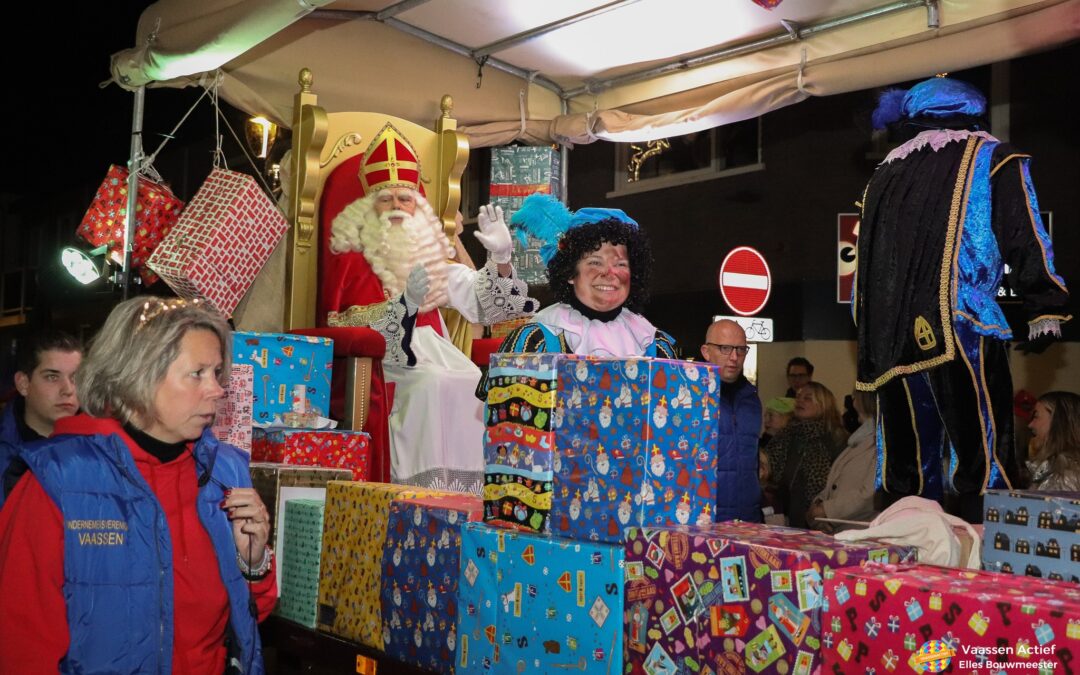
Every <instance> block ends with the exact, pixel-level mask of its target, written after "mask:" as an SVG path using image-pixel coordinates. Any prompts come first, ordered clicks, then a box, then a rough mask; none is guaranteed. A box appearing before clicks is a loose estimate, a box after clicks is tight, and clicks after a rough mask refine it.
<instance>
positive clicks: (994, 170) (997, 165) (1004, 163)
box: [990, 152, 1031, 178]
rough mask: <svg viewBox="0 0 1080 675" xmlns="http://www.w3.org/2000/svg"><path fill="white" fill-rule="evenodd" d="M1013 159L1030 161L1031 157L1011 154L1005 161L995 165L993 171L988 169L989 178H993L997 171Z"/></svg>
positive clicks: (1016, 153)
mask: <svg viewBox="0 0 1080 675" xmlns="http://www.w3.org/2000/svg"><path fill="white" fill-rule="evenodd" d="M1014 159H1031V155H1025V154H1022V153H1019V152H1014V153H1013V154H1011V155H1009V156H1007V157H1006V158H1005V159H1003V160H1001V161H1000V162H998V163H997V164H995V165H994V168H993V169H990V177H991V178H993V177H994V174H995V173H997V172H998V169H1000V168H1001V167H1003V166H1005V165H1006V164H1007V163H1009V162H1011V161H1012V160H1014Z"/></svg>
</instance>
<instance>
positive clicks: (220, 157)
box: [210, 85, 231, 170]
mask: <svg viewBox="0 0 1080 675" xmlns="http://www.w3.org/2000/svg"><path fill="white" fill-rule="evenodd" d="M210 100H211V102H213V104H214V139H215V141H216V142H217V145H216V146H215V147H214V168H215V169H220V168H221V167H222V166H224V167H225V169H226V170H228V168H229V163H228V162H227V161H226V160H225V153H224V152H223V151H222V150H221V141H222V138H221V126H220V125H219V124H218V121H219V120H222V119H224V116H223V115H222V114H221V107H220V106H219V104H218V87H217V86H216V85H215V86H214V87H213V88H212V89H211V90H210ZM225 124H226V126H227V125H228V124H229V122H228V120H226V121H225ZM230 131H231V129H230Z"/></svg>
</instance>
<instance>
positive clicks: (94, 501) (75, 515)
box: [0, 296, 277, 675]
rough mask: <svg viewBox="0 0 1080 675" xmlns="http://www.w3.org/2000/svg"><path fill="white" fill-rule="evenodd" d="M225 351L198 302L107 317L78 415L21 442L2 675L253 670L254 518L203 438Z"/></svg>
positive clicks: (260, 565) (8, 520)
mask: <svg viewBox="0 0 1080 675" xmlns="http://www.w3.org/2000/svg"><path fill="white" fill-rule="evenodd" d="M230 353H231V348H230V333H229V327H228V325H227V324H226V323H225V320H224V319H223V318H222V317H221V315H220V314H218V313H217V312H215V311H214V310H213V309H211V308H210V307H208V306H206V305H205V304H203V303H199V302H197V301H186V300H180V299H175V298H172V299H165V298H156V297H148V296H142V297H138V298H135V299H132V300H128V301H126V302H123V303H121V304H120V305H118V306H117V307H116V308H115V309H114V310H113V312H112V313H111V314H110V315H109V318H108V319H107V320H106V322H105V326H104V327H103V328H102V329H101V332H100V333H99V334H98V336H97V338H96V339H95V340H94V342H93V344H92V345H91V348H90V352H89V354H88V355H87V358H86V360H85V361H84V362H83V364H82V367H81V369H80V370H79V373H78V376H77V384H78V387H79V392H80V394H81V395H82V397H83V398H82V402H83V410H84V412H85V413H86V414H81V415H76V416H74V417H69V418H65V419H63V420H61V421H62V424H61V423H58V424H57V426H56V430H55V433H54V435H53V437H52V438H50V439H49V440H47V441H44V442H42V443H40V444H37V445H33V446H30V447H28V448H27V450H26V451H25V452H24V458H25V459H26V462H27V464H28V465H29V467H30V472H29V473H28V474H27V475H25V476H24V477H23V478H22V480H21V481H20V482H19V484H18V485H17V486H16V488H15V490H14V491H13V492H12V494H11V497H10V499H9V500H8V502H7V504H6V505H5V507H4V509H3V510H2V511H0V570H3V574H0V597H3V598H4V602H3V605H2V608H0V672H5V673H6V672H12V673H16V672H26V673H31V672H33V673H37V672H56V671H57V669H59V670H61V671H62V672H85V673H91V672H94V673H96V672H115V673H136V672H139V673H142V672H159V673H169V672H177V673H192V674H200V675H201V674H204V673H205V674H206V675H209V674H210V673H215V674H218V673H222V672H242V673H261V672H263V663H262V653H261V647H260V643H259V635H258V630H257V626H256V622H257V621H258V620H261V619H263V618H265V617H266V616H267V615H268V614H269V613H270V611H271V610H272V609H273V606H274V602H275V601H276V596H277V585H276V581H275V577H274V572H273V569H272V560H273V554H272V552H271V550H270V548H269V547H268V546H267V540H268V537H269V523H268V522H267V520H268V518H267V511H266V507H265V506H264V505H263V503H262V501H261V500H260V499H259V497H258V495H257V494H256V493H255V491H254V490H253V489H251V480H250V477H249V475H248V466H247V456H246V455H245V454H244V453H243V452H241V451H240V450H237V449H236V448H234V447H232V446H230V445H227V444H224V443H219V442H218V441H217V440H216V439H215V438H214V436H213V435H212V434H211V433H210V431H209V429H208V427H209V426H210V424H211V422H212V421H213V418H214V413H215V409H216V407H217V401H218V399H220V398H221V397H222V396H223V393H224V390H223V389H222V383H223V382H224V379H225V373H226V372H228V369H229V360H230V359H229V355H230Z"/></svg>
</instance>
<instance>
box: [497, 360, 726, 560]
mask: <svg viewBox="0 0 1080 675" xmlns="http://www.w3.org/2000/svg"><path fill="white" fill-rule="evenodd" d="M715 370H716V369H715V368H714V367H713V366H708V365H701V364H695V363H687V362H682V361H669V360H663V359H644V358H631V359H600V358H590V357H580V356H572V355H570V356H568V355H563V354H528V355H523V354H495V355H493V356H492V359H491V367H490V368H489V370H488V387H489V389H488V400H487V403H488V405H487V427H488V428H487V432H486V435H485V460H486V469H485V471H486V475H485V488H484V497H485V515H484V518H485V520H486V521H487V522H490V523H492V524H493V525H498V526H503V527H514V528H518V529H523V530H532V531H536V532H550V533H552V534H557V535H559V536H565V537H570V538H573V539H585V540H591V541H609V542H619V541H622V536H623V528H625V527H627V526H630V525H642V524H650V525H663V524H680V523H690V522H701V523H704V522H712V506H713V504H714V503H715V500H716V442H717V432H716V424H715V422H714V421H711V420H715V419H716V414H717V412H716V411H717V408H716V398H715V392H716V386H717V382H718V378H717V377H716V373H715Z"/></svg>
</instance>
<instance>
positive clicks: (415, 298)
mask: <svg viewBox="0 0 1080 675" xmlns="http://www.w3.org/2000/svg"><path fill="white" fill-rule="evenodd" d="M429 288H431V280H430V279H429V278H428V273H427V270H426V269H424V266H423V265H417V266H416V267H414V268H412V271H411V272H409V278H408V279H406V280H405V292H404V293H403V294H402V295H404V296H405V309H406V310H407V311H408V312H409V314H413V313H415V312H416V310H417V309H418V308H419V307H420V305H422V304H424V298H426V297H427V294H428V289H429Z"/></svg>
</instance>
